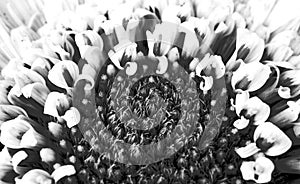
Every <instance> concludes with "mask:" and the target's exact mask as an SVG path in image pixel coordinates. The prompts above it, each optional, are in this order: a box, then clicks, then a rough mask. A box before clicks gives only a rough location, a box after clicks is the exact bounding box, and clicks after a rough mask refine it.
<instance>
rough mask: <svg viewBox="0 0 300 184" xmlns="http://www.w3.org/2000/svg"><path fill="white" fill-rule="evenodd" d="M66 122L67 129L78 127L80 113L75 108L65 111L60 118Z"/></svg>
mask: <svg viewBox="0 0 300 184" xmlns="http://www.w3.org/2000/svg"><path fill="white" fill-rule="evenodd" d="M62 118H64V119H65V120H66V122H67V126H68V127H69V128H72V127H73V126H75V125H78V123H79V122H80V118H81V116H80V112H79V111H78V110H77V109H76V108H75V107H71V108H70V109H69V110H67V111H66V113H65V114H64V115H63V116H62Z"/></svg>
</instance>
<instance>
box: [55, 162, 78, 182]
mask: <svg viewBox="0 0 300 184" xmlns="http://www.w3.org/2000/svg"><path fill="white" fill-rule="evenodd" d="M74 174H76V170H75V167H74V166H73V165H63V166H61V167H59V168H57V169H55V170H54V171H53V173H52V174H51V177H53V178H54V181H55V183H57V182H58V181H59V180H60V179H62V178H63V177H65V176H72V175H74Z"/></svg>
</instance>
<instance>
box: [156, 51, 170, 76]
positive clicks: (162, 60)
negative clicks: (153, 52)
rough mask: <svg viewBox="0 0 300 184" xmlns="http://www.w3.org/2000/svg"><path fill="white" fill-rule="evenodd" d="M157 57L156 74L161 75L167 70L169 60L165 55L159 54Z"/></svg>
mask: <svg viewBox="0 0 300 184" xmlns="http://www.w3.org/2000/svg"><path fill="white" fill-rule="evenodd" d="M157 59H158V61H159V63H158V66H157V70H156V74H159V75H162V74H164V73H165V72H167V70H168V64H169V62H168V59H167V57H166V56H159V57H157Z"/></svg>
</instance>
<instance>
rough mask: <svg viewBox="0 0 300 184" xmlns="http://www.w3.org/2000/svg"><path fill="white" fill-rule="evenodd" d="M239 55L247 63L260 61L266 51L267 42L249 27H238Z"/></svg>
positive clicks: (237, 44)
mask: <svg viewBox="0 0 300 184" xmlns="http://www.w3.org/2000/svg"><path fill="white" fill-rule="evenodd" d="M236 48H237V57H238V59H242V60H244V62H245V63H251V62H258V61H259V60H260V59H261V57H262V55H263V52H264V48H265V42H264V41H263V39H261V38H260V37H259V36H258V35H257V34H256V33H254V32H251V31H249V30H248V29H243V28H239V29H237V41H236Z"/></svg>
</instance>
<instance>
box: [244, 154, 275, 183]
mask: <svg viewBox="0 0 300 184" xmlns="http://www.w3.org/2000/svg"><path fill="white" fill-rule="evenodd" d="M274 168H275V166H274V164H273V162H272V161H271V160H270V159H268V158H266V157H258V158H257V159H256V160H255V161H249V162H245V161H244V162H242V165H241V167H240V170H241V172H242V176H243V179H244V180H253V181H255V182H256V183H267V182H269V181H271V179H272V178H271V177H272V172H273V170H274ZM255 174H256V175H258V179H255Z"/></svg>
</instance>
